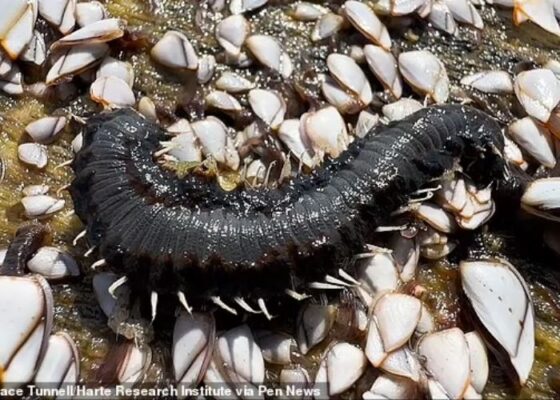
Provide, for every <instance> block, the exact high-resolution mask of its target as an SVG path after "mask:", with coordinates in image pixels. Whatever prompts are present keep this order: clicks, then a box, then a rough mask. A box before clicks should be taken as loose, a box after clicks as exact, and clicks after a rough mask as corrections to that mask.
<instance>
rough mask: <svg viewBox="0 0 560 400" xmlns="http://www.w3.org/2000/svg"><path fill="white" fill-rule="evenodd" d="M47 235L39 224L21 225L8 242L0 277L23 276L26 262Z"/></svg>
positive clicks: (45, 230) (0, 268)
mask: <svg viewBox="0 0 560 400" xmlns="http://www.w3.org/2000/svg"><path fill="white" fill-rule="evenodd" d="M49 234H50V232H49V230H48V228H47V227H46V226H45V225H42V224H39V223H34V222H32V223H27V224H23V225H21V226H20V227H19V228H18V230H17V231H16V235H15V237H14V239H13V240H12V241H11V242H10V245H9V247H8V251H7V252H6V257H5V258H4V262H3V263H2V264H1V265H0V275H8V276H19V275H23V274H24V273H25V269H26V265H27V261H28V260H29V259H30V258H31V256H32V255H33V254H35V252H37V250H39V248H40V247H41V246H42V245H43V243H44V241H45V239H46V238H47V237H48V236H49Z"/></svg>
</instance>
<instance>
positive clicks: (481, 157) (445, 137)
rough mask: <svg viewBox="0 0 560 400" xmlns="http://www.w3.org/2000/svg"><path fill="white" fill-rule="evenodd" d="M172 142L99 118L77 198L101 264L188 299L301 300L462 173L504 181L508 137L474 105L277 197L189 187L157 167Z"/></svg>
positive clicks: (388, 134) (425, 114)
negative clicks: (383, 227)
mask: <svg viewBox="0 0 560 400" xmlns="http://www.w3.org/2000/svg"><path fill="white" fill-rule="evenodd" d="M164 139H165V136H164V131H163V130H162V129H161V128H159V127H158V126H156V125H155V124H153V123H151V122H149V121H147V120H145V119H143V118H142V117H140V116H139V115H138V114H136V113H135V112H134V111H132V110H121V111H117V112H114V113H110V114H105V115H100V116H96V117H94V118H92V119H91V120H90V122H89V123H88V127H87V130H86V132H85V134H84V146H83V148H82V150H81V151H80V152H79V153H78V154H77V156H76V160H75V162H74V165H73V167H74V170H75V173H76V178H75V180H74V182H73V184H72V188H71V193H72V197H73V199H74V205H75V209H76V212H77V214H78V215H79V216H80V218H81V219H82V221H84V223H85V224H86V225H87V231H88V235H89V238H90V240H91V241H92V242H93V243H94V244H96V245H97V246H98V249H99V252H100V255H101V257H103V258H105V260H106V261H107V262H108V263H110V264H111V265H113V266H115V267H117V268H122V270H123V271H124V272H125V273H126V274H127V276H128V277H129V282H130V283H131V284H132V287H133V288H135V289H138V290H143V291H146V290H156V291H162V290H165V291H169V290H171V291H176V290H184V291H185V292H186V293H189V297H193V296H194V297H206V296H212V295H219V296H239V295H248V296H263V295H266V294H268V295H270V293H271V292H276V293H280V292H283V291H284V289H286V288H291V289H295V290H297V289H298V288H300V287H302V285H304V284H305V283H306V282H309V280H311V279H313V280H315V279H321V277H322V276H324V274H325V273H328V272H330V271H332V270H333V268H336V267H337V265H338V263H339V262H340V260H342V259H344V258H346V257H348V256H351V255H353V254H355V253H356V252H360V251H362V250H363V245H364V243H365V240H366V237H367V236H368V235H369V234H371V232H372V231H373V230H374V229H375V227H376V226H378V225H379V224H380V223H382V222H383V221H386V220H387V218H388V216H389V214H390V213H391V212H392V211H394V210H395V209H396V208H397V207H399V206H401V205H403V204H404V203H405V202H406V201H407V200H408V197H409V195H410V194H411V193H413V192H414V191H416V190H418V189H419V188H421V187H422V186H423V185H426V184H427V183H428V182H429V181H431V180H433V179H434V178H437V177H439V176H441V175H442V174H443V173H444V172H445V171H446V170H450V169H451V168H452V167H453V166H454V164H455V163H457V162H460V163H461V164H462V165H463V166H464V168H468V170H469V173H471V174H472V175H473V176H474V177H475V178H478V179H482V180H484V181H486V182H488V181H490V180H492V179H493V178H495V177H496V176H497V174H499V173H502V172H503V170H502V169H503V163H502V159H501V157H500V155H499V154H500V153H501V151H502V149H503V139H502V135H501V132H500V127H499V126H498V125H497V123H496V122H495V121H494V120H493V119H491V118H490V117H489V116H487V115H486V114H484V113H482V112H480V111H477V110H475V109H472V108H469V107H465V106H453V105H449V106H442V107H430V108H426V109H424V110H421V111H419V112H417V113H415V114H414V115H412V116H410V117H408V118H406V119H405V120H402V121H399V122H397V123H393V124H390V125H388V126H379V127H377V128H375V129H374V130H373V131H372V132H371V133H370V134H369V135H367V137H366V138H364V139H363V140H356V141H355V142H353V143H352V144H351V145H350V147H349V149H348V150H347V151H346V152H345V153H344V154H343V155H342V156H341V157H339V158H338V159H336V160H332V161H328V162H326V163H324V164H323V166H322V167H321V168H320V169H319V170H317V171H315V172H314V173H313V174H312V175H309V176H302V177H299V178H296V179H294V180H293V181H292V182H290V183H288V184H285V185H282V186H281V187H280V188H277V189H250V190H248V189H239V190H235V191H233V192H225V191H223V190H221V189H220V188H219V186H218V185H217V184H216V183H215V182H214V181H210V180H207V179H205V178H203V177H200V176H197V175H194V174H193V175H191V176H188V177H187V178H185V179H179V178H178V177H177V176H176V175H175V174H173V173H172V172H170V171H167V170H165V169H163V168H161V167H160V166H159V165H158V164H157V163H156V162H155V160H154V158H153V154H154V152H155V151H156V150H158V148H159V146H160V143H159V142H160V141H161V140H164Z"/></svg>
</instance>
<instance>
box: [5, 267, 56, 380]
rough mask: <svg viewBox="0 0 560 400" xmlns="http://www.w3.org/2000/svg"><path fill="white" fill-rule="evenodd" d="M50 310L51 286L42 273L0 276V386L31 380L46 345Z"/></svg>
mask: <svg viewBox="0 0 560 400" xmlns="http://www.w3.org/2000/svg"><path fill="white" fill-rule="evenodd" d="M14 299H18V301H14ZM53 314H54V308H53V298H52V293H51V289H50V287H49V284H48V283H47V282H46V281H45V280H44V279H43V278H42V277H40V276H38V275H28V276H0V323H1V325H2V329H0V343H2V346H1V347H0V370H1V371H2V375H1V376H0V386H20V385H22V384H25V383H27V382H29V381H31V379H32V378H33V376H34V375H35V372H36V371H37V368H38V367H39V364H40V361H41V359H42V357H43V355H44V352H45V350H46V347H47V343H48V339H49V335H50V333H51V328H52V322H53Z"/></svg>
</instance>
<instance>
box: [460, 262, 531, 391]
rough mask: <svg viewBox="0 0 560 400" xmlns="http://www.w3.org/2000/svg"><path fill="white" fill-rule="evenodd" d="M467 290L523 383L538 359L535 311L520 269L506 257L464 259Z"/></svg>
mask: <svg viewBox="0 0 560 400" xmlns="http://www.w3.org/2000/svg"><path fill="white" fill-rule="evenodd" d="M460 269H461V282H462V286H463V291H464V292H465V294H466V295H467V298H468V299H469V301H470V304H471V306H472V308H473V310H474V312H475V313H476V315H477V317H478V318H479V320H480V322H481V323H482V325H483V326H484V328H485V329H486V330H487V331H488V332H489V334H490V335H491V336H492V337H493V338H494V339H495V340H496V342H497V343H498V344H499V345H500V346H501V348H503V350H504V351H505V353H506V355H507V357H508V358H509V361H510V362H511V365H512V366H513V368H514V370H515V371H516V373H517V376H518V380H519V384H520V385H523V384H524V383H525V382H526V381H527V378H528V376H529V372H530V371H531V367H532V365H533V359H534V349H535V333H534V329H535V327H534V311H533V303H532V299H531V294H530V292H529V290H528V288H527V285H526V283H525V281H524V280H523V278H522V277H521V275H520V274H519V272H517V270H516V269H515V268H514V267H513V265H511V264H510V263H508V262H507V261H505V260H501V259H496V260H480V261H464V262H462V263H461V265H460Z"/></svg>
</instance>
